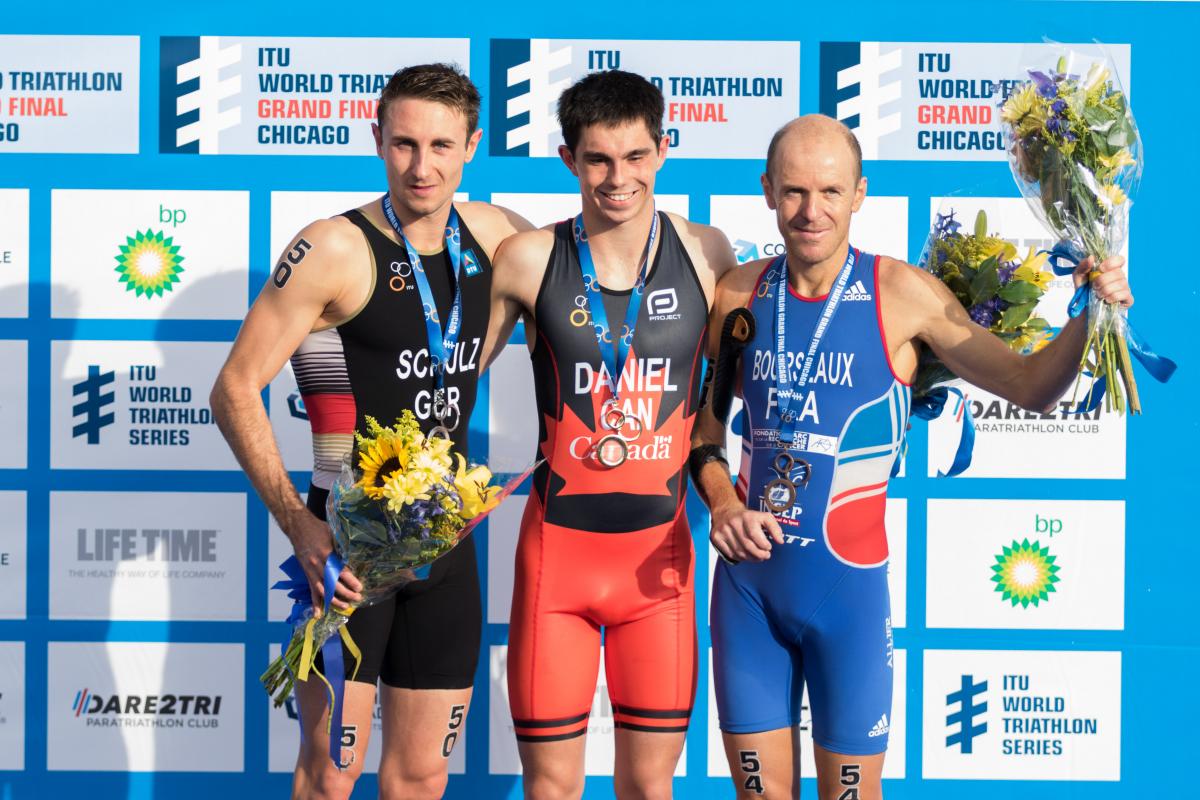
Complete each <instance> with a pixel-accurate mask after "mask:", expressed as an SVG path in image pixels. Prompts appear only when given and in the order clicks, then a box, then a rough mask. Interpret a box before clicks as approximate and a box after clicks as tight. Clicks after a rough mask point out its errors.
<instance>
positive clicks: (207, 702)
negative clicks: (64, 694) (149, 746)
mask: <svg viewBox="0 0 1200 800" xmlns="http://www.w3.org/2000/svg"><path fill="white" fill-rule="evenodd" d="M71 711H72V713H73V715H74V716H75V717H76V718H77V719H83V720H84V721H85V722H86V724H87V726H88V727H89V728H93V727H94V728H184V727H187V728H217V727H220V720H219V719H217V717H219V716H220V714H221V695H219V694H217V695H207V694H161V695H157V694H125V695H122V694H111V695H107V696H105V695H102V694H95V693H93V692H91V691H90V690H88V689H86V688H85V689H80V690H79V691H77V692H76V693H75V699H74V701H73V702H72V703H71Z"/></svg>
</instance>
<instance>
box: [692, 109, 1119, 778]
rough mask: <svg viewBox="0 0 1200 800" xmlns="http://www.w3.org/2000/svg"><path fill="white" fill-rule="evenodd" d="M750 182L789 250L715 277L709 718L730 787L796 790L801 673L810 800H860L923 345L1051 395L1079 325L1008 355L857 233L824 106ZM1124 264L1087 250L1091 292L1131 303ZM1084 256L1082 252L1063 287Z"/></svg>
mask: <svg viewBox="0 0 1200 800" xmlns="http://www.w3.org/2000/svg"><path fill="white" fill-rule="evenodd" d="M762 188H763V194H764V195H765V197H766V200H767V206H768V207H769V208H771V209H772V210H773V211H774V212H775V215H776V221H777V223H778V226H779V231H780V233H781V234H782V235H783V240H784V243H785V246H786V251H787V254H786V256H780V257H778V258H775V259H763V260H760V261H756V262H753V263H751V264H747V265H745V266H743V267H742V268H741V269H739V270H736V271H734V272H731V273H729V274H727V275H726V276H725V277H724V278H723V279H722V280H721V281H720V283H719V284H718V286H717V293H716V298H715V304H714V308H713V315H712V318H711V319H710V322H709V330H710V331H711V332H712V333H711V336H710V345H709V350H710V356H715V355H716V348H717V344H718V342H719V335H720V331H721V327H722V324H723V322H724V320H725V316H726V315H727V314H728V313H729V312H730V311H731V310H733V309H735V308H741V307H746V308H749V309H750V311H751V313H753V315H754V317H755V321H756V333H755V336H754V338H753V339H752V340H751V341H750V343H749V345H748V346H747V347H746V349H745V351H744V352H743V353H742V356H741V364H740V365H739V367H738V372H737V374H738V376H739V379H740V380H739V381H738V384H739V392H740V395H741V397H742V399H743V401H744V403H745V413H746V424H745V425H744V426H743V429H744V432H743V443H742V461H741V471H740V474H739V476H738V479H737V482H736V485H731V484H730V480H729V472H728V465H727V464H725V463H723V462H722V461H721V456H722V451H720V445H721V443H723V442H724V441H725V430H724V425H723V424H722V423H719V422H718V421H717V420H716V419H715V418H714V416H713V414H712V404H711V403H710V404H709V405H708V406H707V407H706V408H705V409H704V410H703V411H701V413H700V415H699V418H698V421H697V425H696V428H695V431H694V435H693V445H694V450H693V459H692V463H693V465H694V470H695V471H694V473H693V477H694V478H695V479H696V482H697V485H698V487H699V489H700V491H701V494H702V495H703V496H704V497H705V498H706V502H707V503H708V504H709V507H710V509H711V511H712V533H711V540H712V543H713V546H714V547H715V548H716V549H717V551H718V552H719V553H720V555H721V557H722V562H721V563H719V564H717V569H716V574H715V576H714V580H713V591H712V603H711V615H712V618H711V625H712V639H713V669H714V678H715V690H716V696H717V708H718V712H719V715H720V726H721V730H722V732H723V735H724V740H725V751H726V755H727V756H728V758H729V764H730V769H731V770H732V772H733V777H734V782H735V784H736V786H737V796H738V797H739V798H756V797H764V796H765V797H768V798H786V797H799V787H800V781H799V778H800V776H799V770H798V768H797V764H798V761H799V759H798V757H797V756H798V747H797V742H798V738H799V728H798V723H799V721H800V697H801V689H802V687H803V686H804V685H805V684H807V687H808V695H809V706H810V708H811V710H812V734H813V740H814V742H815V745H816V746H815V757H816V764H817V784H818V791H819V796H820V798H821V800H874V798H879V797H881V796H882V790H881V785H880V774H881V772H882V769H883V758H884V752H885V751H886V749H887V740H888V730H889V728H890V727H891V710H892V709H891V700H892V660H893V651H892V626H891V610H890V599H889V596H888V588H887V556H888V549H887V540H886V537H885V533H884V505H885V500H886V497H887V482H888V477H889V475H890V472H891V469H892V465H893V464H894V463H895V461H896V459H897V457H898V454H899V453H900V450H901V445H902V443H903V439H904V433H905V430H906V425H907V419H908V414H909V406H910V401H911V399H912V398H911V389H910V386H911V383H912V380H913V377H914V376H915V374H916V371H917V359H918V356H919V355H920V352H921V348H922V347H929V348H931V349H932V350H933V352H934V353H935V354H936V355H937V356H938V357H940V358H941V359H942V360H943V361H944V362H945V363H946V365H947V366H949V367H950V369H952V370H953V371H954V372H955V373H956V374H958V375H960V376H961V377H962V378H964V379H965V380H967V381H969V382H970V383H972V384H974V385H975V386H978V387H980V388H982V389H985V390H987V391H989V392H992V393H994V394H997V395H1000V396H1001V397H1004V398H1006V399H1008V400H1010V401H1012V402H1014V403H1016V404H1018V405H1020V406H1022V407H1025V408H1029V409H1045V408H1049V407H1051V406H1052V405H1054V403H1055V402H1056V401H1057V400H1058V399H1059V397H1060V396H1061V395H1062V394H1063V392H1064V391H1065V390H1066V388H1067V387H1068V386H1069V385H1070V383H1071V381H1072V379H1073V378H1074V377H1075V373H1076V370H1077V368H1078V365H1079V360H1080V357H1081V355H1082V353H1083V347H1084V339H1085V335H1086V331H1087V321H1086V320H1085V319H1082V318H1077V319H1073V320H1071V321H1070V322H1069V323H1068V324H1067V325H1066V327H1065V328H1063V330H1062V331H1061V333H1060V334H1059V335H1058V336H1057V338H1055V339H1054V341H1052V342H1051V343H1050V344H1049V345H1048V346H1047V347H1045V348H1044V349H1042V350H1041V351H1039V352H1038V353H1036V354H1034V355H1030V356H1019V355H1017V354H1015V353H1013V352H1012V351H1011V350H1010V349H1009V348H1008V347H1007V346H1006V345H1005V344H1004V343H1002V342H1001V341H1000V340H999V339H998V338H996V337H995V336H993V335H992V334H991V333H989V332H988V331H987V330H986V329H985V328H983V327H981V326H979V325H977V324H975V323H974V322H972V321H971V320H970V318H969V317H968V316H967V313H966V311H965V310H964V309H963V307H962V306H961V305H960V304H959V302H958V301H957V300H956V299H955V298H954V296H953V295H952V294H951V293H950V291H949V290H948V289H947V288H946V287H945V286H943V285H942V283H941V282H939V281H938V280H937V279H936V278H934V277H933V276H931V275H930V274H928V273H926V272H924V271H922V270H920V269H917V268H916V267H913V266H912V265H910V264H906V263H904V262H902V261H898V260H896V259H893V258H888V257H886V256H875V255H870V254H867V253H864V252H862V251H860V250H858V249H856V248H855V247H853V246H852V245H851V242H850V240H849V238H850V233H849V232H850V218H851V216H852V215H853V214H854V212H856V211H857V210H858V209H859V207H860V206H861V205H862V202H863V199H864V197H865V196H866V192H867V181H866V179H865V178H863V177H862V155H861V152H860V150H859V146H858V142H857V141H856V140H855V138H854V135H853V134H852V133H851V132H850V131H849V130H848V129H847V128H846V127H845V126H844V125H842V124H841V123H839V122H837V121H836V120H833V119H830V118H828V117H823V116H815V115H814V116H809V117H802V118H800V119H797V120H794V121H792V122H791V123H789V124H787V125H785V126H784V127H783V128H782V129H780V130H779V131H778V132H777V133H776V134H775V136H774V138H773V139H772V140H771V145H770V148H769V149H768V151H767V169H766V173H765V174H764V175H763V176H762ZM1123 264H1124V259H1122V258H1120V257H1113V258H1110V259H1108V260H1106V261H1105V262H1104V263H1102V264H1100V266H1099V274H1098V275H1097V276H1096V277H1095V278H1094V279H1093V280H1092V288H1093V290H1094V291H1096V292H1097V293H1098V294H1099V296H1100V297H1101V298H1103V299H1105V300H1109V301H1112V302H1119V303H1121V304H1122V305H1126V306H1128V305H1130V304H1132V302H1133V298H1132V295H1131V294H1130V291H1129V286H1128V282H1127V281H1126V278H1125V274H1124V270H1123V269H1122V267H1123ZM1092 268H1093V264H1091V263H1090V262H1088V261H1085V262H1084V263H1082V264H1080V265H1079V269H1078V270H1076V272H1075V283H1076V284H1077V285H1078V284H1082V283H1083V282H1084V281H1085V280H1086V279H1087V276H1088V273H1089V272H1090V271H1091V270H1092Z"/></svg>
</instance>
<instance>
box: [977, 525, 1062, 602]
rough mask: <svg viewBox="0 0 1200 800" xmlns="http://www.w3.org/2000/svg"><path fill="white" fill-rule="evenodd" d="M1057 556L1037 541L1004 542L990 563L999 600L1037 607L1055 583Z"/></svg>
mask: <svg viewBox="0 0 1200 800" xmlns="http://www.w3.org/2000/svg"><path fill="white" fill-rule="evenodd" d="M1057 558H1058V557H1057V556H1052V555H1050V548H1049V547H1042V546H1041V544H1040V543H1039V542H1034V543H1033V544H1030V543H1029V540H1028V539H1025V540H1024V541H1021V542H1017V541H1016V540H1013V543H1012V545H1011V546H1008V545H1006V546H1005V547H1004V549H1003V550H1002V551H1001V552H1000V554H999V555H997V556H996V563H995V564H993V565H992V573H993V574H992V581H993V582H994V583H995V584H996V591H997V592H1002V595H1001V598H1000V599H1001V600H1008V601H1010V602H1011V603H1012V604H1013V606H1016V605H1017V604H1018V603H1020V604H1021V608H1029V606H1031V605H1032V606H1034V607H1037V605H1038V604H1039V603H1040V602H1042V601H1043V600H1049V599H1050V594H1051V593H1052V592H1054V591H1056V590H1055V588H1054V584H1056V583H1058V581H1059V577H1058V570H1059V567H1058V565H1057V564H1055V563H1054V562H1055V561H1056V560H1057Z"/></svg>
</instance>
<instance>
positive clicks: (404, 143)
mask: <svg viewBox="0 0 1200 800" xmlns="http://www.w3.org/2000/svg"><path fill="white" fill-rule="evenodd" d="M371 130H372V132H373V133H374V134H375V149H376V152H377V153H378V154H379V157H380V158H382V159H383V163H384V164H386V165H387V181H388V188H389V189H390V190H391V193H392V198H393V199H394V200H395V201H396V203H397V204H398V205H400V206H401V207H402V208H404V209H407V210H408V211H410V212H411V213H413V214H417V215H421V216H424V215H427V214H432V213H434V212H436V211H438V210H440V209H441V208H442V207H444V206H445V205H446V204H447V203H450V202H451V201H452V200H453V199H454V192H455V191H456V190H457V189H458V185H459V183H461V182H462V173H463V165H464V164H466V163H467V162H468V161H470V160H471V159H472V158H473V157H474V156H475V148H476V147H478V145H479V138H480V137H481V136H482V135H483V131H482V130H479V129H478V128H477V129H476V130H475V132H474V133H473V134H471V135H468V134H467V118H466V115H464V114H463V113H462V112H461V111H459V110H458V109H456V108H452V107H451V106H448V105H445V104H443V103H436V102H433V101H431V100H421V99H418V98H415V97H401V98H397V99H396V100H393V101H392V102H391V103H390V104H389V105H388V107H387V109H386V111H385V114H384V119H383V127H382V128H380V127H379V126H378V125H376V124H372V125H371Z"/></svg>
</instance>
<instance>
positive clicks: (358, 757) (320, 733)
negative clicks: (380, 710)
mask: <svg viewBox="0 0 1200 800" xmlns="http://www.w3.org/2000/svg"><path fill="white" fill-rule="evenodd" d="M344 691H345V695H344V700H343V704H342V732H341V735H340V737H339V742H338V744H339V750H340V757H341V763H342V765H343V766H344V767H345V769H344V770H341V771H340V776H339V775H337V774H336V773H338V772H339V770H338V769H337V766H336V765H335V764H334V763H333V759H332V758H330V745H329V730H328V728H329V691H328V689H326V687H325V684H324V683H323V682H322V681H321V680H320V679H319V678H317V677H316V676H311V677H309V679H308V680H307V681H303V682H301V681H297V682H296V689H295V692H296V700H297V703H298V707H299V711H300V728H301V735H300V754H299V757H298V758H297V761H296V784H297V786H296V788H297V789H300V788H301V786H302V785H303V786H305V787H308V788H307V789H305V790H304V791H300V792H299V796H309V792H313V793H315V792H316V789H315V788H314V787H316V786H322V785H328V784H330V783H348V784H353V782H354V781H355V780H356V779H357V778H358V776H359V775H360V774H362V768H363V758H364V757H365V756H366V753H367V744H368V740H369V739H370V735H371V722H372V717H373V716H374V713H375V686H374V685H373V684H368V683H361V682H359V681H346V683H345V690H344ZM322 796H324V795H322ZM334 796H336V793H335V795H334Z"/></svg>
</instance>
